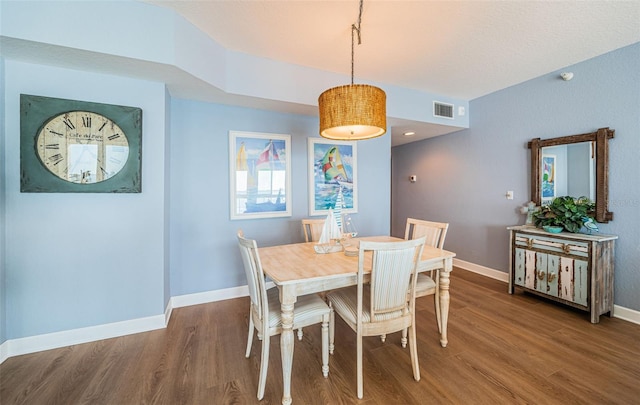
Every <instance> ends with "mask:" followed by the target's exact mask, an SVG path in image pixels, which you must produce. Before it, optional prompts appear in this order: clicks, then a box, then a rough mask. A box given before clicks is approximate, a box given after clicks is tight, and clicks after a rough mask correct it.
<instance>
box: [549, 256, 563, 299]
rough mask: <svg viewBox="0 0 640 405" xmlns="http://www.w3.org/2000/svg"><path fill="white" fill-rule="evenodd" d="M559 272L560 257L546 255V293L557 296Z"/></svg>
mask: <svg viewBox="0 0 640 405" xmlns="http://www.w3.org/2000/svg"><path fill="white" fill-rule="evenodd" d="M559 274H560V258H559V257H558V256H556V255H547V294H549V295H552V296H554V297H557V296H558V295H559V294H558V279H559Z"/></svg>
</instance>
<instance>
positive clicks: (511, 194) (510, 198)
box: [506, 191, 513, 200]
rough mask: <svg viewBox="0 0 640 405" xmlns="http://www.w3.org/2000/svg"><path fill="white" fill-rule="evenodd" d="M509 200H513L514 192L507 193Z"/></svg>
mask: <svg viewBox="0 0 640 405" xmlns="http://www.w3.org/2000/svg"><path fill="white" fill-rule="evenodd" d="M506 196H507V200H513V191H507V194H506Z"/></svg>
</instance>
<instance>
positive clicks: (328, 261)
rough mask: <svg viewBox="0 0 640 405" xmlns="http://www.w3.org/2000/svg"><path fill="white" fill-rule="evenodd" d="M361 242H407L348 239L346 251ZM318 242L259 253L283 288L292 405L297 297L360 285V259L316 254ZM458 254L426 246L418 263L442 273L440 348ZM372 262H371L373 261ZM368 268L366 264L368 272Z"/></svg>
mask: <svg viewBox="0 0 640 405" xmlns="http://www.w3.org/2000/svg"><path fill="white" fill-rule="evenodd" d="M360 240H366V241H375V242H393V241H401V240H403V239H400V238H396V237H393V236H369V237H359V238H353V239H348V240H347V241H345V242H344V243H343V244H344V245H345V249H349V248H350V247H351V248H354V247H357V246H358V243H359V241H360ZM316 244H317V243H316V242H307V243H292V244H286V245H278V246H270V247H260V248H258V252H259V255H260V261H261V263H262V269H263V271H264V273H265V275H267V276H268V277H269V278H270V279H271V280H272V281H273V282H274V284H275V285H276V286H277V288H278V289H279V293H280V308H281V312H282V314H281V316H282V333H281V335H280V350H281V356H282V381H283V393H282V404H283V405H288V404H291V402H292V398H291V370H292V366H293V345H294V340H295V339H294V336H293V335H294V334H293V308H294V306H295V303H296V300H297V297H299V296H301V295H306V294H313V293H318V292H323V291H328V290H334V289H337V288H342V287H348V286H352V285H356V284H357V274H358V256H357V255H355V256H350V255H349V256H348V255H346V254H344V252H342V251H340V252H333V253H316V251H315V249H314V246H315V245H316ZM454 257H455V253H453V252H449V251H446V250H443V249H440V248H436V247H432V246H427V245H425V246H424V250H423V252H422V256H421V257H420V261H419V263H418V268H417V271H418V272H424V271H429V270H439V272H438V273H439V280H440V294H439V297H438V298H439V300H440V311H441V314H442V316H441V321H442V331H441V333H440V345H441V346H442V347H446V346H447V343H448V341H447V319H448V315H449V284H450V281H449V274H450V273H451V271H452V268H453V258H454ZM369 260H370V259H369ZM367 267H368V268H370V267H371V266H370V265H369V266H367V264H366V263H365V271H366V268H367Z"/></svg>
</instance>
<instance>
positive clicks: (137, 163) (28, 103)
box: [20, 94, 142, 193]
mask: <svg viewBox="0 0 640 405" xmlns="http://www.w3.org/2000/svg"><path fill="white" fill-rule="evenodd" d="M70 111H88V112H93V113H97V114H101V115H103V116H105V117H107V118H109V119H111V120H112V121H113V122H115V123H116V124H118V126H119V127H120V128H121V129H122V131H124V133H125V135H126V137H127V141H128V142H129V157H128V159H127V162H126V163H125V165H124V167H123V168H122V170H120V172H118V173H117V174H116V175H115V176H113V177H111V178H109V179H107V180H104V181H101V182H99V183H92V184H79V183H72V182H68V181H65V180H63V179H61V178H59V177H58V176H56V175H55V174H53V173H51V172H50V171H49V170H48V169H47V168H46V167H45V166H44V164H43V163H42V162H41V161H40V158H39V157H38V153H37V149H36V140H37V137H38V134H39V133H40V130H41V129H42V128H43V127H44V125H45V124H46V123H47V122H48V121H49V120H50V119H51V118H53V117H55V116H57V115H59V114H62V113H65V112H70ZM20 192H22V193H140V192H142V109H141V108H137V107H127V106H120V105H112V104H101V103H93V102H87V101H78V100H66V99H61V98H51V97H43V96H34V95H29V94H21V95H20Z"/></svg>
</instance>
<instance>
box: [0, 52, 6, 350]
mask: <svg viewBox="0 0 640 405" xmlns="http://www.w3.org/2000/svg"><path fill="white" fill-rule="evenodd" d="M0 92H1V93H2V97H0V122H5V119H4V117H5V115H4V105H5V102H4V94H5V90H4V58H3V57H2V56H0ZM4 134H5V131H4V125H0V344H2V342H4V341H5V340H7V332H6V331H7V302H6V281H5V280H6V279H5V274H6V271H5V268H6V261H5V257H6V250H5V246H6V245H5V243H6V227H5V224H4V223H5V217H6V214H5V212H6V211H5V206H6V203H5V179H4V174H3V173H5V172H6V170H7V169H6V165H5V158H4V156H3V155H2V153H1V151H4V150H5V146H4V145H5V142H4Z"/></svg>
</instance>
